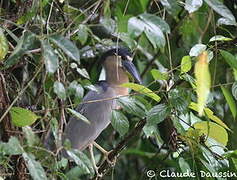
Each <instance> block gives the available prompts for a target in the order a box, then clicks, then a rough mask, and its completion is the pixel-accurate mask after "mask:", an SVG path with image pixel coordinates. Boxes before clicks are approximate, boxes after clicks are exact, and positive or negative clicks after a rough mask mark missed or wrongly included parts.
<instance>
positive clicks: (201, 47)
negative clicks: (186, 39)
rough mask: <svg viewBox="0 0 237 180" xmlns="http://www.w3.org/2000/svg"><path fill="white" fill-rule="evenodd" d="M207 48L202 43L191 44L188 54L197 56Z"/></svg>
mask: <svg viewBox="0 0 237 180" xmlns="http://www.w3.org/2000/svg"><path fill="white" fill-rule="evenodd" d="M206 48H207V46H206V45H204V44H196V45H195V46H193V47H192V48H191V50H190V52H189V55H190V56H194V57H196V56H199V54H201V53H202V52H203V51H205V50H206Z"/></svg>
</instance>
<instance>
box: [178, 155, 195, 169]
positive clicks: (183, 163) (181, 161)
mask: <svg viewBox="0 0 237 180" xmlns="http://www.w3.org/2000/svg"><path fill="white" fill-rule="evenodd" d="M179 167H180V169H181V171H182V173H187V172H192V171H191V168H190V166H189V164H188V163H187V162H186V161H185V159H184V158H182V157H180V158H179Z"/></svg>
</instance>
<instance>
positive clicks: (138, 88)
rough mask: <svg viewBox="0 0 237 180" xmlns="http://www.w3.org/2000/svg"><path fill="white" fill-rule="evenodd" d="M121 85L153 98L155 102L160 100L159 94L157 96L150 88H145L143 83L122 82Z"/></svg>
mask: <svg viewBox="0 0 237 180" xmlns="http://www.w3.org/2000/svg"><path fill="white" fill-rule="evenodd" d="M121 86H123V87H128V88H131V89H132V90H134V91H137V92H139V93H141V94H144V95H146V96H148V97H150V98H152V99H154V100H155V101H157V102H159V101H160V96H158V95H157V94H155V93H154V92H153V91H152V90H150V89H149V88H147V87H145V86H143V85H140V84H135V83H124V84H122V85H121Z"/></svg>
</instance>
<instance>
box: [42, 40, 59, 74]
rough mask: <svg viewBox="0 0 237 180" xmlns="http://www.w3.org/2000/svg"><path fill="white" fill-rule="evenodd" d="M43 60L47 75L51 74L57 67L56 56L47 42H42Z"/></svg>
mask: <svg viewBox="0 0 237 180" xmlns="http://www.w3.org/2000/svg"><path fill="white" fill-rule="evenodd" d="M41 46H42V49H43V59H44V63H45V67H46V71H47V72H48V73H51V74H53V73H54V72H55V71H56V70H57V69H58V67H59V64H58V56H57V55H56V54H55V53H54V50H53V48H52V47H51V46H50V44H49V43H48V42H47V41H44V40H42V41H41Z"/></svg>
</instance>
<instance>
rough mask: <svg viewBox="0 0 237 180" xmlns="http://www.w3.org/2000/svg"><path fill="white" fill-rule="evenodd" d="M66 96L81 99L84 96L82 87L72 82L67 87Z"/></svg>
mask: <svg viewBox="0 0 237 180" xmlns="http://www.w3.org/2000/svg"><path fill="white" fill-rule="evenodd" d="M67 91H68V94H69V95H74V96H75V97H79V98H82V97H83V95H84V89H83V87H82V86H81V85H80V84H78V83H77V81H76V80H74V81H72V82H71V83H70V84H69V86H68V89H67Z"/></svg>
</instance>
